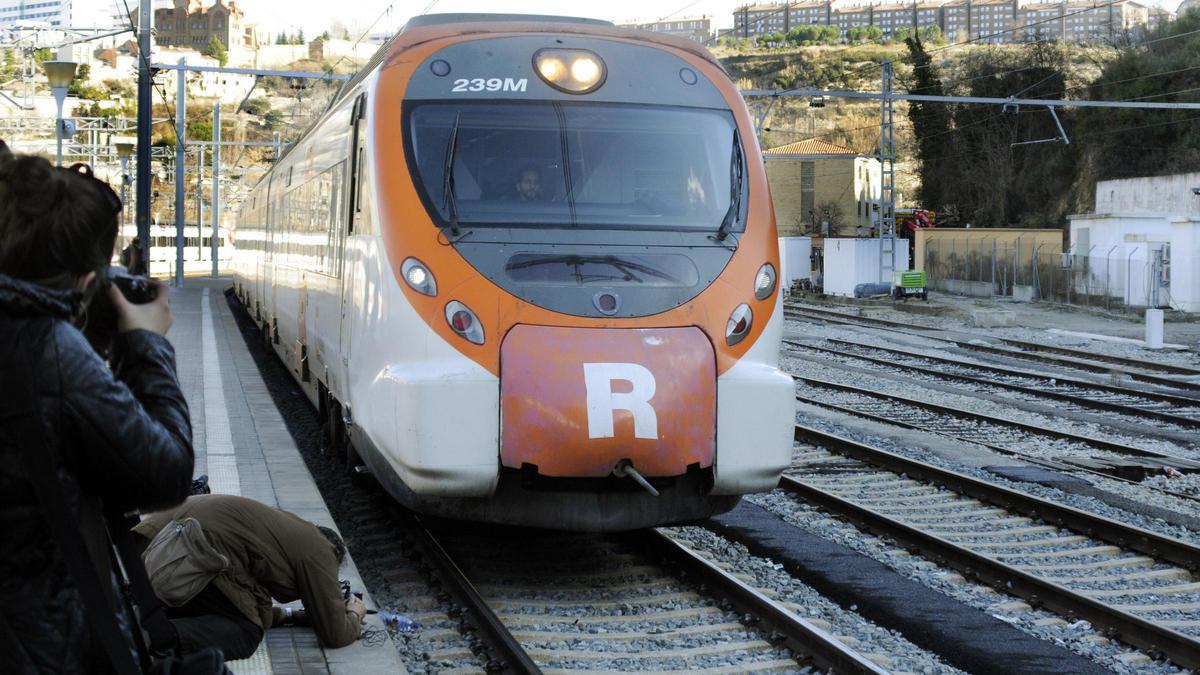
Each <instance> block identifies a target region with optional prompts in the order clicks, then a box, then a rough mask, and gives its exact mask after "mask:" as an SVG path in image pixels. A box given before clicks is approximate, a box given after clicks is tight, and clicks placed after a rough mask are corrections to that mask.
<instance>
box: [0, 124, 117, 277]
mask: <svg viewBox="0 0 1200 675" xmlns="http://www.w3.org/2000/svg"><path fill="white" fill-rule="evenodd" d="M120 213H121V200H120V198H119V197H117V195H116V193H115V192H113V190H112V188H110V187H109V186H108V184H107V183H105V182H104V181H102V180H100V179H98V178H96V177H95V175H94V174H93V173H92V170H91V168H90V167H88V166H87V165H86V164H75V165H73V166H71V167H70V168H59V167H55V166H53V165H52V164H51V163H50V162H49V161H47V160H46V159H44V158H42V157H35V156H32V155H13V153H12V152H11V151H10V150H9V149H8V146H7V145H5V144H4V142H3V141H0V274H6V275H8V276H11V277H15V278H18V279H24V280H26V281H34V282H37V283H39V284H41V285H43V286H48V287H51V288H56V289H64V290H65V289H70V288H74V286H75V284H76V283H77V281H78V279H79V277H82V276H85V275H86V274H87V273H88V272H96V273H97V274H99V273H101V272H103V270H104V269H105V268H106V267H107V266H108V264H109V262H110V261H111V259H112V254H113V245H114V244H115V243H116V238H117V227H118V220H119V216H120Z"/></svg>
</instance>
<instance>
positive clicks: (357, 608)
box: [346, 595, 367, 624]
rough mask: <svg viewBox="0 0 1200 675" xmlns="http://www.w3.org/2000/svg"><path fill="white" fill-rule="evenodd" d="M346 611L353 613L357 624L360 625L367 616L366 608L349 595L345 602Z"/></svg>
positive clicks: (360, 601) (358, 600)
mask: <svg viewBox="0 0 1200 675" xmlns="http://www.w3.org/2000/svg"><path fill="white" fill-rule="evenodd" d="M346 611H347V612H353V613H354V615H355V616H356V617H358V622H359V623H360V624H361V623H362V622H363V620H364V619H365V618H366V616H367V606H366V605H364V604H363V601H362V600H360V599H359V598H358V597H357V596H354V595H351V596H350V598H349V599H347V600H346Z"/></svg>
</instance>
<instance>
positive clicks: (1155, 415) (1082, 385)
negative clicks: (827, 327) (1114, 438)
mask: <svg viewBox="0 0 1200 675" xmlns="http://www.w3.org/2000/svg"><path fill="white" fill-rule="evenodd" d="M783 342H784V344H785V345H788V346H791V347H795V348H797V349H801V350H807V351H817V352H821V353H824V354H829V355H831V356H834V357H837V358H841V359H852V360H859V361H864V362H867V363H870V364H873V365H875V366H878V367H882V368H886V369H891V370H901V371H906V372H911V373H918V374H921V375H924V376H926V377H931V378H934V379H939V380H944V381H952V382H963V383H967V384H970V385H973V386H974V387H976V388H984V389H987V388H994V389H996V388H998V389H1004V390H1007V391H1013V392H1017V393H1020V394H1023V395H1025V396H1027V397H1033V398H1042V399H1050V400H1054V401H1061V402H1065V403H1068V404H1070V405H1072V406H1074V407H1075V409H1076V410H1077V411H1086V410H1103V411H1105V412H1112V413H1117V414H1120V415H1125V416H1128V417H1133V418H1141V419H1145V420H1153V421H1155V422H1166V423H1168V424H1174V425H1176V426H1178V427H1182V428H1184V429H1200V401H1196V400H1193V399H1190V398H1185V397H1178V396H1174V395H1170V394H1160V393H1156V392H1141V391H1138V390H1134V389H1128V388H1125V387H1118V386H1114V385H1106V384H1101V383H1093V382H1087V381H1084V380H1071V379H1066V380H1063V379H1059V378H1057V377H1054V376H1048V375H1035V374H1032V373H1023V372H1020V371H1015V370H1011V369H1007V368H996V367H991V366H985V365H980V364H972V363H966V362H963V361H958V360H955V359H947V358H942V357H936V356H927V355H923V354H912V353H909V352H906V351H903V350H899V349H892V348H888V347H880V346H877V345H871V344H860V343H853V342H848V341H845V340H839V339H827V340H826V342H828V343H830V344H832V345H833V347H822V346H819V345H816V344H813V343H809V342H797V341H794V340H784V341H783ZM871 352H874V353H884V354H891V355H892V358H883V357H880V356H872V355H871ZM915 362H916V363H919V362H924V363H928V364H934V365H935V366H936V367H929V366H922V365H916V363H915Z"/></svg>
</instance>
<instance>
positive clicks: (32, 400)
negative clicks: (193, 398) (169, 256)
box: [0, 142, 193, 673]
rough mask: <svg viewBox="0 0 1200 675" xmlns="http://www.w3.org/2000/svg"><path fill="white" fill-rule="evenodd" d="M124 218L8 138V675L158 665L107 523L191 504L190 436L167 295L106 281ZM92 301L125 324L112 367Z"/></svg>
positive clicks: (82, 171)
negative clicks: (92, 331)
mask: <svg viewBox="0 0 1200 675" xmlns="http://www.w3.org/2000/svg"><path fill="white" fill-rule="evenodd" d="M120 213H121V202H120V200H119V199H118V198H117V196H116V194H115V193H114V192H113V190H112V189H111V188H110V187H109V186H108V185H107V184H105V183H104V182H102V181H100V180H98V179H96V178H95V177H94V176H93V175H92V173H91V170H90V169H88V168H87V167H86V166H82V165H76V166H74V167H71V168H70V169H64V168H55V167H53V166H52V165H51V164H50V162H48V161H47V160H45V159H42V158H40V157H31V156H16V157H14V156H13V155H12V153H11V152H9V151H8V148H7V146H5V145H4V143H3V142H0V383H2V387H0V401H2V404H0V405H2V407H0V654H3V655H4V656H3V660H4V663H5V668H4V670H5V672H17V673H32V672H44V673H49V672H66V673H90V672H114V671H115V672H131V671H136V670H141V669H142V668H144V667H146V666H147V664H148V663H149V660H148V657H147V655H146V654H145V653H144V652H143V651H140V650H139V647H138V645H139V644H140V639H141V636H140V632H139V629H138V628H137V623H136V619H135V618H134V617H133V616H132V613H131V612H130V611H129V608H128V606H127V604H126V603H125V602H123V598H122V593H121V591H120V590H118V589H119V588H120V585H121V582H120V577H119V576H118V571H119V568H118V567H117V566H116V565H115V563H114V560H113V556H112V548H111V545H110V539H109V536H108V532H107V529H106V523H105V513H106V512H126V511H130V510H135V509H138V510H152V509H161V508H165V507H169V506H171V505H173V504H178V503H179V502H181V501H182V500H183V499H184V498H185V497H186V496H187V494H188V488H189V485H190V482H191V478H192V459H193V458H192V441H191V437H192V430H191V422H190V421H189V418H188V408H187V403H186V402H185V400H184V397H183V393H182V392H181V391H180V388H179V382H178V379H177V378H176V373H175V353H174V350H173V349H172V347H171V345H170V343H168V342H167V340H166V338H165V337H163V336H164V335H165V334H166V332H167V329H168V328H169V327H170V325H171V311H170V308H169V306H168V304H167V290H166V288H165V286H162V285H158V286H157V288H156V289H155V292H156V293H157V297H156V298H155V299H154V300H153V301H152V302H149V303H147V304H143V305H133V304H131V303H130V302H128V301H127V300H126V299H125V298H124V297H123V296H122V295H121V293H120V292H119V291H118V290H116V289H115V288H113V287H111V286H110V285H109V284H108V283H107V282H106V280H107V270H108V266H109V262H110V261H111V259H112V255H113V245H114V243H115V240H116V235H117V227H118V219H119V214H120ZM101 293H103V294H105V295H104V296H98V294H101ZM96 300H106V301H107V302H109V303H111V305H112V308H113V311H114V312H115V315H116V316H115V318H116V335H115V337H113V339H112V343H111V345H105V347H111V352H110V353H111V363H112V366H111V368H110V366H109V365H108V364H107V363H105V361H104V360H103V359H102V358H101V356H100V355H98V354H97V352H96V351H95V349H93V347H92V345H90V344H89V343H88V341H87V339H85V337H84V335H83V333H81V329H82V328H83V327H84V326H85V325H86V323H87V321H88V315H89V312H88V309H89V306H90V305H93V304H94V302H95V301H96ZM93 317H94V313H93Z"/></svg>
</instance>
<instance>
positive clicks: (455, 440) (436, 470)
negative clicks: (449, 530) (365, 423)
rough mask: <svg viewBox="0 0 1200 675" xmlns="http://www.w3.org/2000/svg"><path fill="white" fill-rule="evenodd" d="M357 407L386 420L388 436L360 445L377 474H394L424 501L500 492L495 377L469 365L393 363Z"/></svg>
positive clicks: (458, 362)
mask: <svg viewBox="0 0 1200 675" xmlns="http://www.w3.org/2000/svg"><path fill="white" fill-rule="evenodd" d="M358 407H360V408H363V407H365V408H368V409H369V410H370V412H371V415H372V417H373V419H375V420H380V421H384V424H382V425H379V426H377V427H375V429H374V430H373V431H374V433H378V434H387V435H388V436H390V438H388V437H384V438H375V439H371V438H365V437H362V436H361V431H360V437H359V438H356V439H355V447H357V448H358V449H359V453H360V454H361V455H362V459H363V460H364V461H365V462H366V463H367V465H368V467H370V468H371V470H372V472H373V473H374V474H375V475H377V476H381V475H385V474H387V473H389V469H390V472H394V473H395V474H396V475H398V476H400V478H401V479H402V480H403V481H404V483H405V484H406V485H407V486H408V488H409V489H411V490H412V491H414V492H415V493H417V494H423V495H439V496H446V497H485V496H488V495H490V494H491V493H492V492H493V491H495V489H496V482H497V475H496V469H497V466H496V447H497V446H498V445H499V436H498V429H497V424H496V421H497V420H498V419H499V414H500V398H499V386H498V383H497V382H496V377H495V376H494V375H492V374H491V373H488V372H487V371H485V370H483V369H482V368H480V367H478V366H476V365H475V364H474V363H471V362H470V361H467V360H466V359H441V360H436V361H425V362H408V363H404V364H394V365H391V366H389V367H387V368H385V369H384V370H383V371H382V372H381V373H380V375H379V376H378V377H376V378H375V381H374V382H373V383H372V386H371V388H370V391H369V393H368V395H367V396H366V397H365V400H364V401H363V403H362V404H360V406H358ZM356 416H357V417H360V419H361V416H360V415H358V414H357V411H356ZM380 447H383V448H391V449H393V450H392V451H390V452H386V453H384V452H380V451H379V450H378V448H380ZM385 465H386V466H385Z"/></svg>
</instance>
